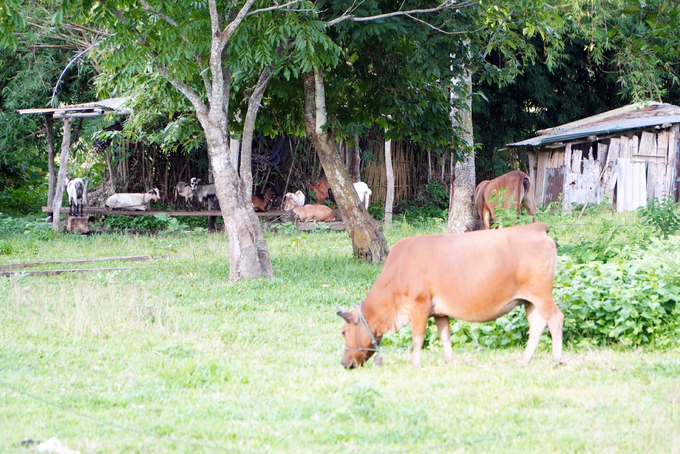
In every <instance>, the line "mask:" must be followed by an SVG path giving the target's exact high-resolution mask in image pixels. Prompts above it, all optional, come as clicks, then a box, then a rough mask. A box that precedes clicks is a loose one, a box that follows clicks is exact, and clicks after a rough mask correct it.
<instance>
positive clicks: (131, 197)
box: [66, 177, 372, 222]
mask: <svg viewBox="0 0 680 454" xmlns="http://www.w3.org/2000/svg"><path fill="white" fill-rule="evenodd" d="M201 181H202V180H201V179H200V178H191V180H190V182H189V183H185V182H183V181H180V182H179V183H177V185H176V186H175V190H174V202H175V207H176V208H178V209H179V208H180V206H182V205H183V208H184V209H185V210H187V211H190V210H191V209H193V208H194V199H196V200H197V201H198V207H203V205H204V203H203V202H204V201H206V202H207V204H208V210H214V209H217V207H218V205H217V195H216V192H215V185H214V184H212V183H211V184H201ZM307 186H309V187H310V188H311V189H312V190H313V191H314V195H315V197H316V200H317V204H306V198H305V194H304V193H303V192H302V191H297V192H295V193H290V192H289V193H287V194H286V195H285V197H284V205H283V209H284V210H285V212H286V213H289V212H291V211H292V212H293V213H294V214H295V216H296V217H297V218H298V219H299V220H300V221H324V222H328V221H332V220H334V219H335V213H334V212H333V209H332V208H330V207H328V206H326V205H322V204H323V202H324V201H325V200H330V201H331V202H332V204H333V207H335V197H334V196H333V191H332V190H331V188H330V185H329V184H328V181H326V180H319V181H317V182H316V183H315V184H313V185H312V184H307ZM354 188H355V190H356V191H357V195H358V196H359V199H360V200H361V201H362V202H363V203H364V204H365V206H366V209H368V204H369V199H370V197H371V194H372V192H371V190H370V189H369V187H368V185H367V184H366V183H363V182H356V183H354ZM66 192H67V194H68V201H69V215H70V216H79V215H80V216H82V214H83V207H84V205H85V204H87V190H86V185H85V183H84V182H83V180H82V179H81V178H74V179H70V178H69V177H66ZM280 196H283V191H281V189H279V188H278V187H277V186H276V185H274V184H271V183H268V184H267V185H266V186H265V191H264V193H263V194H253V196H252V203H253V208H254V209H255V211H260V212H263V211H268V210H269V209H270V208H271V206H272V203H273V201H274V199H275V198H276V197H280ZM160 198H161V197H160V192H159V191H158V189H157V188H153V189H151V190H149V191H148V192H146V193H117V194H113V195H111V196H110V197H109V198H108V199H106V202H105V203H104V205H105V206H106V207H107V208H111V209H113V210H123V209H126V210H137V211H146V210H147V209H148V208H149V207H150V206H151V203H153V202H158V201H159V200H160Z"/></svg>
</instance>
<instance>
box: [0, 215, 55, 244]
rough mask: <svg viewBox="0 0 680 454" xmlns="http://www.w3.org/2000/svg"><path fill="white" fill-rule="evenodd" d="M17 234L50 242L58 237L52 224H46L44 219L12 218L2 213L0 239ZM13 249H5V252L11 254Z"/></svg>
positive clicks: (33, 217) (32, 217)
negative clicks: (49, 240)
mask: <svg viewBox="0 0 680 454" xmlns="http://www.w3.org/2000/svg"><path fill="white" fill-rule="evenodd" d="M17 234H20V235H24V236H26V237H27V238H32V239H37V240H48V239H51V238H55V237H56V236H57V234H56V233H55V232H54V230H52V224H48V223H46V222H45V219H44V218H42V219H39V218H36V217H35V216H25V217H10V216H7V215H4V214H2V213H0V237H2V236H10V235H17ZM12 249H13V248H11V247H9V248H5V251H6V253H7V254H9V253H11V251H12Z"/></svg>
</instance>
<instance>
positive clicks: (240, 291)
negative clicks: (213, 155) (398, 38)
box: [0, 214, 680, 453]
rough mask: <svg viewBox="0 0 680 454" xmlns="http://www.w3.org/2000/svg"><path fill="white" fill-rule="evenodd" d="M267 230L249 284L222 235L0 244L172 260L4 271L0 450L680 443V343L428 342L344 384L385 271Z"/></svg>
mask: <svg viewBox="0 0 680 454" xmlns="http://www.w3.org/2000/svg"><path fill="white" fill-rule="evenodd" d="M546 216H552V215H547V214H546ZM595 219H596V215H591V216H590V217H586V218H585V222H582V223H584V224H586V225H584V226H578V225H575V224H576V223H575V222H573V220H571V219H566V220H564V219H562V222H564V223H569V222H572V224H573V225H571V229H572V230H567V229H565V231H564V232H563V233H562V231H560V230H559V229H560V228H561V227H558V226H557V225H555V226H553V232H555V231H557V234H558V235H559V236H560V238H559V241H560V242H561V244H562V243H564V244H565V245H568V244H573V243H572V242H578V241H584V240H588V239H590V238H592V235H593V233H594V232H593V229H592V227H591V226H589V224H588V223H589V222H595V223H596V222H598V221H596V220H595ZM614 219H616V222H621V221H620V218H618V217H614ZM548 220H549V221H550V219H548ZM557 220H558V218H557V217H555V221H554V224H558V222H557ZM551 222H552V221H551ZM621 223H628V221H626V220H624V221H623V222H621ZM423 224H424V225H422V226H420V227H414V226H413V225H412V224H409V223H408V222H402V223H397V224H395V225H394V227H393V228H392V229H390V230H388V231H387V232H386V236H387V238H388V242H389V243H390V244H394V243H395V242H396V241H398V240H399V239H400V238H403V237H405V236H411V235H415V234H423V233H443V232H444V229H445V226H444V225H443V224H442V223H437V222H430V223H423ZM266 236H267V241H268V244H269V247H270V252H271V256H272V262H273V266H274V271H275V273H276V276H277V277H276V279H273V280H251V281H240V282H231V281H229V280H228V276H229V273H228V269H227V267H228V263H229V245H228V241H227V239H226V237H225V236H223V235H219V234H200V235H199V234H177V235H164V236H153V237H148V236H126V235H93V236H89V237H86V236H75V235H59V236H58V237H56V238H51V239H44V240H41V239H39V238H35V237H29V238H27V237H26V235H23V234H12V235H5V236H2V238H1V239H2V240H3V241H8V242H11V244H12V245H16V246H15V247H13V248H12V251H11V254H5V255H0V263H8V262H10V261H11V262H28V261H36V259H52V260H56V259H68V258H73V259H75V258H84V257H109V256H124V255H142V254H148V255H153V256H160V255H168V254H169V257H164V258H159V259H155V260H153V261H150V262H142V263H139V264H135V265H139V266H144V268H141V269H138V270H131V271H118V272H104V273H87V274H77V275H76V274H68V275H67V274H63V275H59V276H51V277H30V276H22V275H21V274H17V275H15V276H13V277H11V278H0V381H1V383H0V451H1V452H17V453H21V452H27V450H26V449H24V448H22V447H21V446H20V445H19V442H21V441H22V440H26V439H29V438H32V439H34V440H46V439H47V438H49V437H52V436H56V437H58V438H59V439H60V440H62V442H64V443H65V444H67V445H68V446H69V447H70V448H72V449H79V450H80V451H81V452H83V453H123V452H125V453H127V452H144V453H167V452H180V453H184V452H187V453H189V452H191V453H194V452H214V451H220V450H221V451H227V452H277V453H278V452H290V453H293V452H295V453H298V452H303V453H306V452H308V453H318V452H424V451H435V452H465V451H470V452H479V451H481V452H492V451H503V452H541V453H543V452H575V451H579V452H581V451H591V452H593V451H598V452H599V451H606V452H650V451H651V452H674V450H676V449H677V448H676V447H677V446H680V443H678V442H679V441H680V412H679V411H678V409H679V407H678V402H680V386H679V385H680V382H679V381H678V376H679V374H680V354H679V353H678V349H677V344H672V345H671V346H669V347H667V348H666V349H664V350H654V349H651V350H648V349H647V348H646V347H643V348H637V347H634V348H622V347H607V348H602V347H599V348H598V347H592V346H586V347H580V348H579V349H575V348H574V347H571V348H567V350H566V351H565V359H566V363H565V364H564V365H561V366H557V367H556V366H553V365H552V364H551V362H550V359H549V357H550V352H549V342H548V339H549V336H548V335H545V336H544V340H543V341H542V342H541V344H540V346H539V351H538V352H537V354H536V357H535V360H534V362H532V364H531V365H530V366H528V367H523V366H520V365H519V363H518V360H519V357H520V355H521V349H522V346H519V347H518V346H513V347H510V348H502V349H501V348H492V349H489V348H481V349H480V348H477V346H476V345H474V344H457V345H456V346H455V352H456V356H455V360H454V363H453V364H450V365H446V364H444V362H443V353H442V351H441V349H440V348H439V347H438V346H437V345H433V346H432V347H431V349H430V350H428V351H426V352H424V356H423V361H422V363H423V367H422V368H419V369H414V368H412V367H411V366H410V353H409V351H408V350H404V349H401V348H396V347H393V348H391V349H389V350H388V351H387V352H386V361H385V366H384V367H383V368H376V367H375V366H374V365H373V363H372V362H371V363H369V364H368V365H366V366H365V367H363V368H360V369H358V370H353V371H346V370H344V369H343V368H342V367H341V366H340V364H339V361H340V358H341V356H342V349H343V345H344V342H343V340H342V336H341V335H340V332H339V330H340V327H341V325H342V323H341V320H340V318H339V317H337V315H335V311H336V310H335V309H334V304H335V303H339V304H341V305H345V306H346V305H347V304H349V303H351V302H355V301H357V300H359V299H361V298H362V297H363V296H365V294H366V293H367V291H368V288H370V286H371V285H372V284H373V282H374V281H375V279H376V278H377V276H378V275H379V273H380V271H381V269H382V265H380V264H368V263H360V262H356V261H355V260H354V259H353V258H352V249H351V245H350V243H349V240H348V239H347V236H346V234H345V233H344V232H331V231H324V232H304V233H303V232H294V231H289V233H273V232H268V233H267V234H266ZM55 266H56V265H54V266H53V265H50V266H45V268H49V267H55ZM64 266H66V265H63V264H62V265H59V267H64ZM93 266H94V265H93ZM96 266H101V267H104V266H107V267H108V266H123V264H121V263H115V262H111V263H106V262H104V263H101V264H100V263H98V264H97V265H96ZM78 267H83V265H78ZM8 386H9V387H8ZM102 422H107V423H111V424H104V423H102ZM112 424H113V425H112ZM122 426H124V427H126V428H129V429H133V430H134V431H131V430H127V429H125V428H123V427H122ZM159 437H165V438H159ZM178 440H179V441H178Z"/></svg>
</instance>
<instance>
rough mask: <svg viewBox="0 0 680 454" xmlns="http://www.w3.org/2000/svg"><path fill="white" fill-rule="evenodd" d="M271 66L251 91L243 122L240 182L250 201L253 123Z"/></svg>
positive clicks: (269, 78) (270, 75)
mask: <svg viewBox="0 0 680 454" xmlns="http://www.w3.org/2000/svg"><path fill="white" fill-rule="evenodd" d="M273 70H274V66H273V65H269V66H266V67H265V68H264V69H263V70H262V72H261V73H260V79H259V80H258V81H257V85H256V86H255V89H254V90H253V93H252V94H251V95H250V98H249V99H248V112H246V118H245V120H244V121H243V143H242V146H241V172H240V173H241V181H243V184H244V186H245V188H246V198H247V199H248V200H251V203H252V199H251V197H252V195H253V169H252V164H251V160H252V150H253V134H254V132H255V123H256V121H257V114H258V113H259V112H260V105H261V104H260V103H261V102H262V97H263V96H264V91H265V89H266V88H267V84H268V83H269V81H270V80H271V78H272V72H273Z"/></svg>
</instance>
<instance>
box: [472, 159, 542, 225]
mask: <svg viewBox="0 0 680 454" xmlns="http://www.w3.org/2000/svg"><path fill="white" fill-rule="evenodd" d="M503 189H505V193H504V194H503V199H502V200H494V199H497V198H498V197H500V195H501V191H502V190H503ZM494 194H495V195H496V197H495V198H494V197H493V196H494ZM499 203H500V208H502V209H506V208H509V207H514V208H516V209H517V214H520V213H521V210H522V207H524V208H526V210H527V212H528V213H529V215H531V216H533V218H534V222H536V201H535V198H534V182H533V180H532V179H531V177H529V175H527V174H526V173H524V172H522V171H520V170H514V171H512V172H509V173H506V174H504V175H501V176H500V177H498V178H494V179H493V180H484V181H482V182H481V183H479V185H478V186H477V189H475V225H474V226H473V227H472V229H471V230H480V229H482V228H483V229H490V228H491V225H492V224H493V222H494V218H495V216H496V210H497V209H498V208H499Z"/></svg>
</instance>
